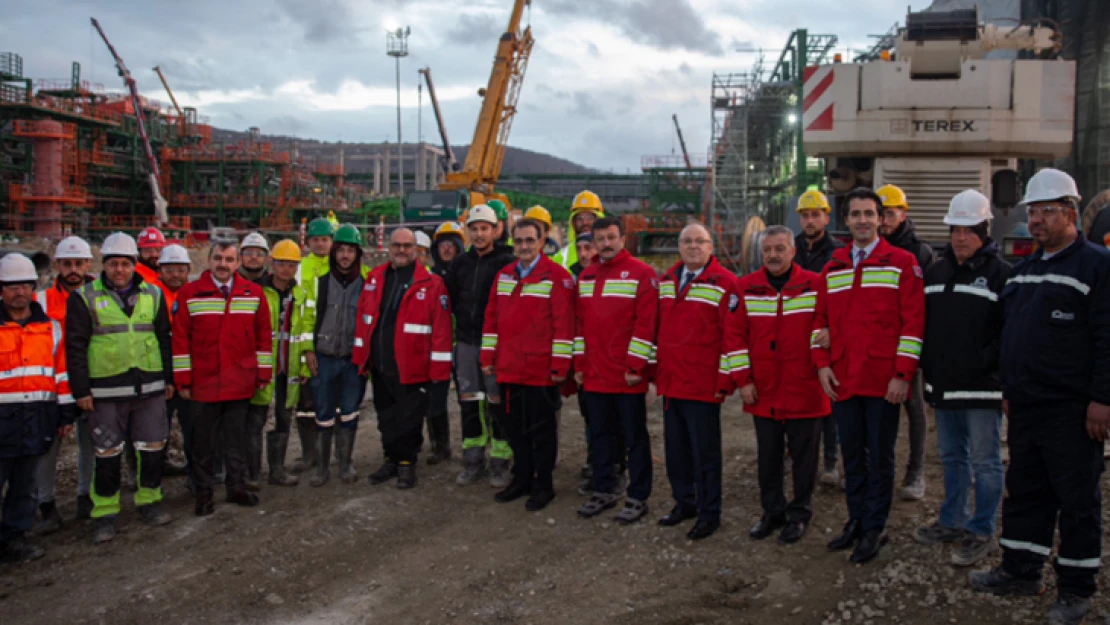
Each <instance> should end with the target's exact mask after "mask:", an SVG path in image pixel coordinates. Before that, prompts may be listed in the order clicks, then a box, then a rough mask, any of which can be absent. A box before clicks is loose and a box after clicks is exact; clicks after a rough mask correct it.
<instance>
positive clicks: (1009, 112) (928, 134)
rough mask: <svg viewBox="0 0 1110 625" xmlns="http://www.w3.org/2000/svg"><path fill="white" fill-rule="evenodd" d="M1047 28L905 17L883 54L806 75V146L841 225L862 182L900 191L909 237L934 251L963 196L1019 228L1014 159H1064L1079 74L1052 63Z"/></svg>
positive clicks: (1066, 64)
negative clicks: (819, 166)
mask: <svg viewBox="0 0 1110 625" xmlns="http://www.w3.org/2000/svg"><path fill="white" fill-rule="evenodd" d="M1046 24H1048V22H1047V21H1045V20H1039V21H1036V22H1021V23H1019V24H1018V25H1017V26H1009V25H1006V26H1004V27H1003V26H995V25H992V24H982V23H980V21H979V13H978V10H977V9H969V10H957V11H946V12H945V11H934V12H926V13H909V15H908V17H907V19H906V26H905V27H903V28H901V29H900V30H899V31H898V32H897V36H896V37H895V36H892V37H891V38H889V39H890V42H888V47H889V49H884V50H882V51H880V54H878V55H869V56H865V57H862V58H861V59H859V60H858V62H854V63H839V62H835V61H834V62H833V63H831V64H822V65H815V66H809V67H806V68H805V69H804V75H803V89H802V102H801V108H802V111H801V113H802V115H801V118H802V119H801V122H802V124H803V129H804V135H803V142H804V148H805V152H806V154H807V156H810V157H819V158H823V159H824V161H825V181H826V184H825V186H826V188H827V189H828V191H829V193H830V196H831V197H830V199H833V200H834V204H837V205H838V206H837V209H838V210H837V211H836V212H837V214H838V216H839V218H840V219H839V223H841V224H842V223H843V211H844V209H845V208H846V207H845V206H844V205H843V203H842V202H837V201H836V200H841V199H842V198H843V197H844V195H845V194H846V193H847V192H848V191H850V190H851V189H852V188H853V187H856V186H861V185H862V186H868V187H872V188H879V187H881V186H884V185H896V186H897V187H899V188H901V189H902V190H903V191H905V194H906V196H907V198H908V203H909V205H910V206H911V207H912V214H913V220H914V224H915V226H916V229H917V232H918V234H919V235H921V236H922V238H924V239H926V240H927V241H929V242H930V243H932V244H934V245H936V246H940V245H943V244H944V242H946V241H947V239H948V226H947V225H946V224H945V223H944V216H945V214H946V213H947V212H948V207H949V202H950V200H951V199H952V198H953V196H955V195H956V194H957V193H959V192H960V191H963V190H965V189H975V190H978V191H980V192H982V193H983V194H984V195H986V196H987V197H989V198H990V199H991V203H992V204H993V206H994V211H995V219H994V224H995V226H994V229H995V232H996V233H999V236H1004V235H1006V234H1007V233H1010V232H1011V231H1012V230H1013V228H1014V227H1015V226H1016V225H1018V224H1020V223H1022V222H1024V217H1025V216H1024V214H1023V212H1022V211H1020V210H1012V209H1013V208H1015V207H1016V206H1017V205H1018V201H1019V199H1020V198H1021V181H1020V178H1021V177H1020V176H1019V174H1018V172H1019V171H1020V168H1019V164H1018V159H1019V158H1022V159H1044V160H1048V159H1054V158H1059V157H1063V156H1066V155H1068V154H1069V153H1070V151H1071V147H1072V140H1073V119H1074V114H1075V69H1076V66H1075V62H1074V61H1069V60H1062V59H1057V58H1052V57H1053V56H1054V55H1055V54H1056V53H1058V52H1059V51H1060V49H1061V45H1062V44H1061V37H1060V35H1059V33H1058V31H1056V30H1055V29H1054V28H1053V27H1051V26H1048V25H1046ZM992 50H1020V51H1023V52H1024V54H1023V55H1022V57H1029V58H1016V59H1015V58H1012V55H1011V58H990V57H988V55H987V53H988V52H990V51H992ZM992 56H993V55H992ZM1033 57H1035V58H1033ZM1019 247H1020V248H1021V249H1028V250H1030V251H1031V249H1032V246H1024V245H1023V246H1019Z"/></svg>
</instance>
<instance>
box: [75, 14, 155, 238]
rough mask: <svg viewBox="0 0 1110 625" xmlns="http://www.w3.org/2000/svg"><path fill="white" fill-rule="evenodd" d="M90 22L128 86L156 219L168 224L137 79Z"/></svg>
mask: <svg viewBox="0 0 1110 625" xmlns="http://www.w3.org/2000/svg"><path fill="white" fill-rule="evenodd" d="M90 20H91V21H92V25H93V28H95V29H96V32H98V33H100V38H101V39H103V40H104V45H106V46H108V52H110V53H111V54H112V58H113V59H114V60H115V63H116V69H117V70H118V71H119V75H120V77H121V78H123V83H124V84H125V85H127V90H128V91H129V92H130V93H131V104H132V106H133V107H134V109H135V119H136V120H137V121H138V130H139V136H140V137H142V140H143V150H144V151H145V152H146V160H147V164H148V165H149V166H150V175H149V178H148V179H149V181H150V192H151V194H152V195H153V196H154V217H155V219H156V220H157V222H158V224H159V225H162V224H165V223H168V222H169V220H170V216H169V212H168V211H167V208H168V207H169V203H168V202H166V200H165V199H164V198H163V197H162V189H161V187H160V186H159V185H158V179H159V177H160V173H159V171H158V161H157V160H156V159H155V158H154V150H153V149H152V148H151V147H150V138H149V137H147V134H146V117H145V116H144V115H143V101H142V98H141V97H139V88H138V86H137V85H136V84H135V79H134V78H132V77H131V72H130V71H128V70H127V66H126V65H124V64H123V59H121V58H120V56H119V54H118V53H117V52H116V49H115V47H113V46H112V42H110V41H108V36H107V35H105V34H104V29H102V28H101V27H100V23H99V22H97V21H96V18H95V17H93V18H90ZM159 75H160V74H159ZM167 89H168V87H167Z"/></svg>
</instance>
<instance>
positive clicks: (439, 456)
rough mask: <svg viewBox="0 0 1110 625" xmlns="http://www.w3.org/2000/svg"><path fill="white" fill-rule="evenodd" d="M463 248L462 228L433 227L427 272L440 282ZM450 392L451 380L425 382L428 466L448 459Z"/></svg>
mask: <svg viewBox="0 0 1110 625" xmlns="http://www.w3.org/2000/svg"><path fill="white" fill-rule="evenodd" d="M463 247H464V245H463V238H462V228H461V227H460V226H459V224H458V222H454V221H445V222H443V223H442V224H440V225H439V227H438V228H436V232H435V237H434V238H433V241H432V266H431V268H430V271H431V272H432V273H433V274H435V275H437V276H439V277H440V278H441V279H444V278H445V277H446V276H447V267H448V266H450V264H451V261H453V260H455V258H456V257H458V256H459V255H460V254H462V253H463ZM444 288H446V285H444ZM453 335H454V333H453V332H452V336H453ZM450 392H451V380H441V381H434V380H433V381H431V382H429V383H428V399H429V405H428V416H427V418H426V421H427V425H428V440H429V442H430V443H431V448H432V449H431V453H429V454H428V459H427V462H428V464H430V465H436V464H439V463H441V462H444V461H446V460H450V459H451V426H450V423H449V421H448V418H447V395H448V394H449V393H450Z"/></svg>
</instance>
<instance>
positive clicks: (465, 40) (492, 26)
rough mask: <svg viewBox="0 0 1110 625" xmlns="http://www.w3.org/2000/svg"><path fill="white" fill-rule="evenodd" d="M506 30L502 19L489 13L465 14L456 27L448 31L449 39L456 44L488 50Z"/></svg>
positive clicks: (461, 16) (460, 17)
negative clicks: (491, 43)
mask: <svg viewBox="0 0 1110 625" xmlns="http://www.w3.org/2000/svg"><path fill="white" fill-rule="evenodd" d="M504 29H505V26H504V25H503V24H502V19H500V18H497V17H494V16H493V15H491V14H489V13H480V14H469V13H464V14H462V15H460V16H459V19H458V21H457V22H456V25H455V27H454V28H452V29H451V30H449V31H447V38H448V39H449V40H451V41H452V42H454V43H462V44H470V45H476V46H481V47H483V48H488V47H489V45H490V42H492V41H496V40H497V38H498V37H500V36H501V33H502V31H503V30H504Z"/></svg>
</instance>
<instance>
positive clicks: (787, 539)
mask: <svg viewBox="0 0 1110 625" xmlns="http://www.w3.org/2000/svg"><path fill="white" fill-rule="evenodd" d="M806 527H807V526H806V524H805V522H804V521H791V522H789V523H787V524H786V527H784V528H782V532H781V533H779V544H780V545H792V544H794V543H796V542H798V541H799V540H801V539H802V536H805V535H806Z"/></svg>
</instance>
